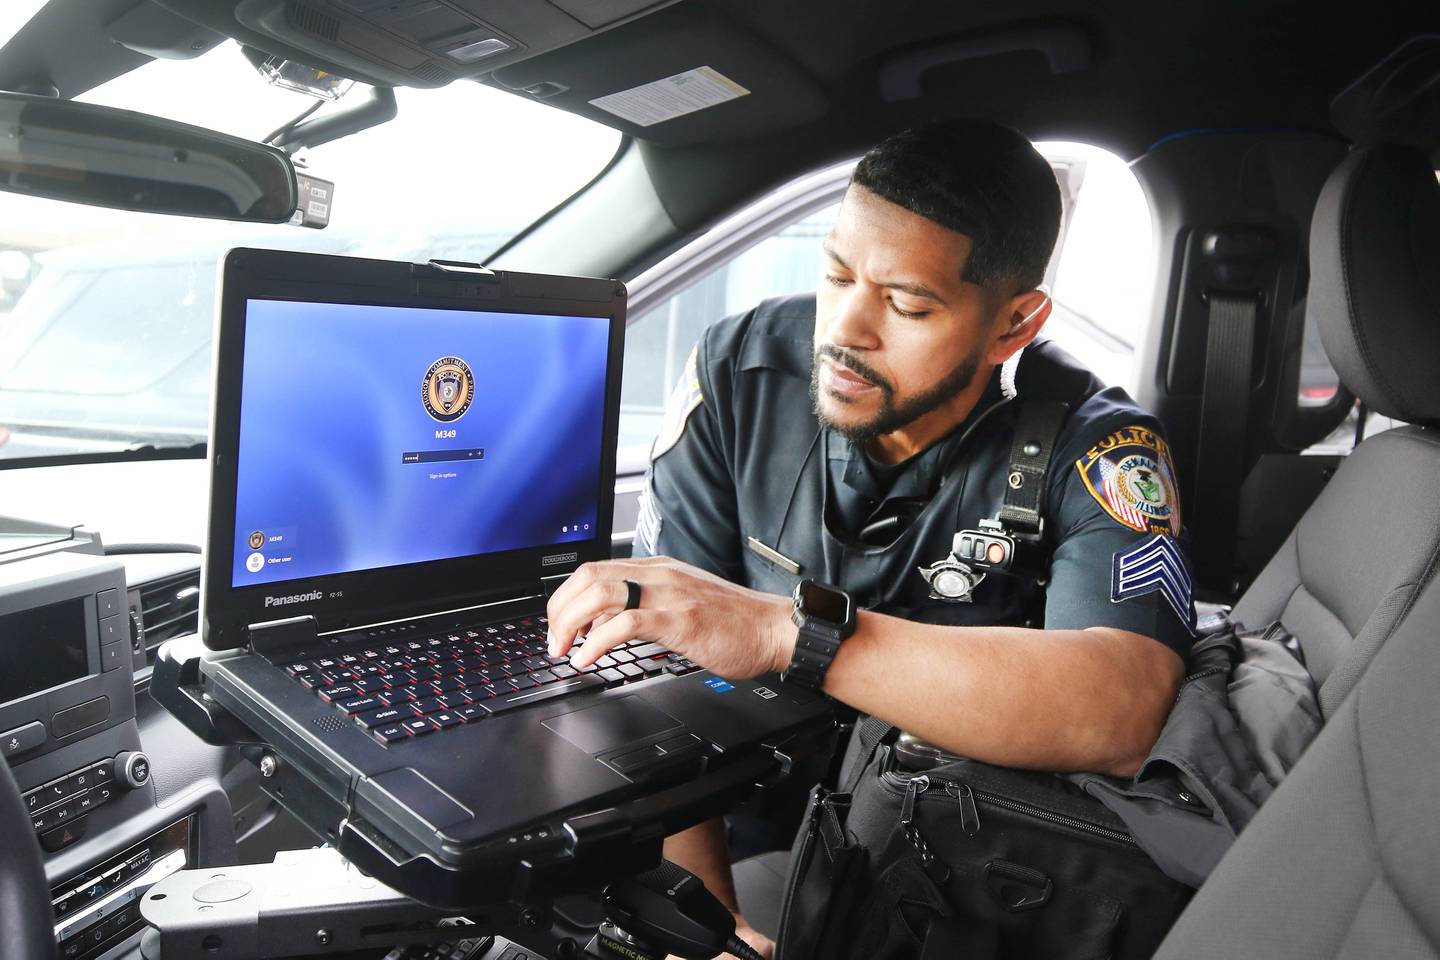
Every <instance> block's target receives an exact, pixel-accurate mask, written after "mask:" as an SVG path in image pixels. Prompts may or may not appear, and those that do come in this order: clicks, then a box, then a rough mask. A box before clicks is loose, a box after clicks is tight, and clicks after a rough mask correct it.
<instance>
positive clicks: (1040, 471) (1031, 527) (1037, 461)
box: [996, 397, 1070, 540]
mask: <svg viewBox="0 0 1440 960" xmlns="http://www.w3.org/2000/svg"><path fill="white" fill-rule="evenodd" d="M1017 402H1018V403H1019V404H1020V415H1019V416H1018V417H1017V418H1016V423H1015V436H1014V438H1013V439H1012V440H1011V441H1010V472H1009V475H1008V476H1007V477H1006V481H1005V502H1004V503H1003V504H1002V505H1001V507H1000V513H999V515H998V516H997V518H996V519H998V520H999V521H1000V525H1001V526H1002V527H1004V529H1005V532H1006V533H1008V534H1010V535H1011V536H1013V537H1019V538H1021V539H1023V540H1038V539H1040V535H1041V533H1042V532H1044V529H1045V489H1046V487H1048V486H1049V484H1047V483H1046V482H1045V479H1046V476H1047V474H1048V473H1049V472H1050V458H1051V457H1052V456H1053V455H1054V453H1055V438H1056V437H1058V436H1059V435H1060V427H1061V425H1062V424H1064V422H1065V417H1066V416H1067V415H1068V414H1069V413H1070V405H1069V404H1068V403H1063V402H1061V401H1058V400H1026V399H1025V398H1024V397H1021V398H1020V399H1019V400H1018V401H1017Z"/></svg>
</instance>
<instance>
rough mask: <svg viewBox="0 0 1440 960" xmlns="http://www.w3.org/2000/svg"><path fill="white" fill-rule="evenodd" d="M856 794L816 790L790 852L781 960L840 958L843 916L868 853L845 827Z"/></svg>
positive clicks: (850, 904)
mask: <svg viewBox="0 0 1440 960" xmlns="http://www.w3.org/2000/svg"><path fill="white" fill-rule="evenodd" d="M849 814H850V795H849V794H848V793H832V792H830V791H828V790H826V789H825V788H824V787H816V788H815V789H814V790H813V791H812V792H811V794H810V807H809V811H808V813H807V815H806V818H805V822H804V823H803V824H801V827H800V832H799V833H798V834H797V835H796V837H795V844H794V847H793V848H792V849H791V851H790V875H789V879H788V881H787V883H786V887H785V901H784V904H783V905H782V907H781V913H780V916H781V917H782V918H783V920H782V922H781V928H780V933H779V936H778V937H777V939H776V946H775V956H776V958H777V960H791V958H793V960H806V958H811V957H829V956H839V955H840V952H843V950H844V949H845V948H844V946H843V945H842V944H839V943H837V942H836V941H837V938H839V937H843V936H844V929H843V928H844V926H845V924H844V922H843V918H844V917H845V916H846V915H847V914H848V913H849V912H850V911H851V910H853V908H854V897H853V896H852V894H853V892H854V891H855V890H856V880H857V879H858V877H859V876H860V875H861V874H862V873H863V865H864V861H865V851H864V850H863V849H861V848H860V846H859V845H858V844H856V843H855V841H854V838H853V837H851V836H850V834H849V833H848V831H847V830H846V829H845V822H846V820H847V819H848V818H849Z"/></svg>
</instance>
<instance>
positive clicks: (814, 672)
mask: <svg viewBox="0 0 1440 960" xmlns="http://www.w3.org/2000/svg"><path fill="white" fill-rule="evenodd" d="M790 619H791V620H794V621H795V626H797V627H799V628H800V635H799V636H798V637H796V639H795V653H794V655H793V656H792V657H791V658H790V667H789V669H787V670H786V671H785V672H784V673H783V674H781V675H780V679H782V680H784V681H785V682H786V683H794V684H799V685H800V686H802V687H809V688H810V689H812V690H819V689H820V685H821V684H822V683H824V682H825V673H826V671H828V670H829V669H830V664H831V663H832V662H833V661H834V660H835V654H836V653H838V652H839V650H840V644H841V642H842V641H843V640H844V639H845V638H846V637H848V636H850V634H852V633H854V632H855V603H854V602H853V601H852V600H851V599H850V594H848V593H846V592H845V591H844V590H841V589H840V588H839V587H832V586H830V585H829V584H828V583H820V582H818V581H815V580H801V581H800V582H799V583H797V584H796V585H795V607H794V609H793V610H792V611H791V613H790Z"/></svg>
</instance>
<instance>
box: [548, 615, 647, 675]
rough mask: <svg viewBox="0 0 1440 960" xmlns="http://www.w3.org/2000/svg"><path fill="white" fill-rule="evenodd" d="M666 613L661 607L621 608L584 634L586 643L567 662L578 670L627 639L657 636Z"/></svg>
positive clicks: (644, 638) (643, 638)
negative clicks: (649, 608)
mask: <svg viewBox="0 0 1440 960" xmlns="http://www.w3.org/2000/svg"><path fill="white" fill-rule="evenodd" d="M667 616H668V615H667V614H666V613H664V612H663V611H661V610H643V609H642V610H622V611H620V612H619V613H617V614H615V615H614V616H613V617H611V618H610V619H609V621H607V622H606V623H605V624H604V625H603V626H599V627H596V628H594V629H592V630H591V631H590V632H589V633H588V634H586V635H585V645H584V646H583V647H581V648H580V650H579V651H578V652H577V653H576V654H575V655H574V656H573V657H571V658H570V665H571V666H573V667H576V668H577V669H579V668H584V667H588V666H590V664H592V663H594V662H595V661H596V660H599V659H600V658H601V657H603V656H605V654H607V653H609V652H610V651H611V650H614V649H615V648H616V647H618V646H620V644H622V643H624V642H625V641H627V640H655V639H657V638H659V636H660V635H661V634H662V633H663V627H664V623H665V621H666V619H667Z"/></svg>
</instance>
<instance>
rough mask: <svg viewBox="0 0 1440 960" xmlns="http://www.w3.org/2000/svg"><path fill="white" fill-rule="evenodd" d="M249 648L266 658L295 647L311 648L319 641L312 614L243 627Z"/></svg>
mask: <svg viewBox="0 0 1440 960" xmlns="http://www.w3.org/2000/svg"><path fill="white" fill-rule="evenodd" d="M245 633H246V636H247V637H248V638H249V640H250V650H251V652H253V653H258V654H260V656H262V657H265V658H266V659H267V660H273V659H275V655H276V654H279V653H282V652H284V651H286V650H291V649H294V648H295V647H306V648H313V647H314V646H315V645H316V643H318V642H319V634H320V631H319V627H318V625H317V624H316V621H315V618H314V617H313V616H304V617H288V618H286V619H284V620H267V621H265V622H264V623H252V624H250V626H248V627H246V628H245Z"/></svg>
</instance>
